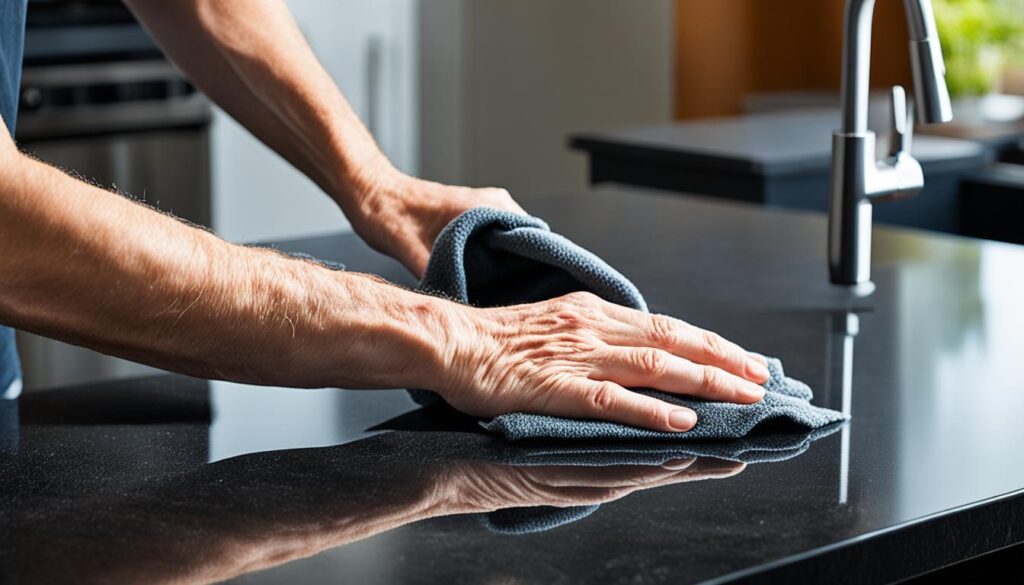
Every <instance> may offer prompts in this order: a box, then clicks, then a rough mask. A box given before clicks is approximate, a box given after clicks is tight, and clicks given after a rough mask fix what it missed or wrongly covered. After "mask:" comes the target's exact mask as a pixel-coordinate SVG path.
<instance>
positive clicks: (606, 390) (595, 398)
mask: <svg viewBox="0 0 1024 585" xmlns="http://www.w3.org/2000/svg"><path fill="white" fill-rule="evenodd" d="M590 403H591V406H593V407H594V409H595V410H596V411H597V412H600V413H610V412H612V411H614V410H615V407H616V405H617V403H618V398H617V397H616V392H615V387H614V386H612V385H610V384H602V385H601V386H600V387H598V389H597V390H596V391H595V392H594V393H592V394H591V395H590Z"/></svg>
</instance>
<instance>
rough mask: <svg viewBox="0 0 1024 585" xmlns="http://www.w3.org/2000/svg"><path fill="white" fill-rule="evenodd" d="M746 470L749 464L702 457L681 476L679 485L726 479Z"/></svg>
mask: <svg viewBox="0 0 1024 585" xmlns="http://www.w3.org/2000/svg"><path fill="white" fill-rule="evenodd" d="M746 468H747V464H746V463H742V462H740V461H726V460H724V459H714V458H704V457H702V458H700V459H698V460H697V462H696V463H695V464H693V465H691V466H690V467H688V468H687V469H686V470H685V471H683V472H682V473H680V474H679V476H678V477H679V478H680V481H679V483H685V482H689V481H703V480H706V479H725V478H727V477H732V476H734V475H737V474H739V473H741V472H742V471H743V470H744V469H746Z"/></svg>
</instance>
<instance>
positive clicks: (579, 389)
mask: <svg viewBox="0 0 1024 585" xmlns="http://www.w3.org/2000/svg"><path fill="white" fill-rule="evenodd" d="M548 407H549V408H548V409H546V410H547V411H548V412H547V414H553V415H556V416H557V415H560V416H568V417H573V418H587V419H597V420H604V421H609V422H615V423H621V424H625V425H630V426H634V427H640V428H645V429H651V430H654V431H662V432H667V433H678V432H685V431H688V430H690V429H692V428H693V426H694V425H695V424H697V413H695V412H693V411H692V410H690V409H689V408H685V407H681V406H675V405H672V404H669V403H667V402H665V401H663V400H658V399H657V398H651V397H650V396H644V395H643V394H638V393H636V392H632V391H630V390H626V389H625V388H623V387H622V386H620V385H618V384H615V383H614V382H607V381H603V382H599V381H594V380H586V379H582V380H580V381H579V382H578V383H577V385H576V386H575V387H574V388H573V389H572V390H571V391H566V392H559V393H557V394H555V395H554V396H552V398H551V401H550V402H549V403H548Z"/></svg>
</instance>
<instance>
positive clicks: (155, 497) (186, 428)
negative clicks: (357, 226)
mask: <svg viewBox="0 0 1024 585" xmlns="http://www.w3.org/2000/svg"><path fill="white" fill-rule="evenodd" d="M172 381H173V383H172ZM250 390H253V389H250ZM335 392H337V391H335ZM210 395H211V392H210V391H209V390H208V389H207V387H206V383H204V382H201V381H198V380H189V379H184V378H181V379H175V378H150V379H146V380H141V381H134V382H132V381H127V382H120V383H115V384H111V385H107V386H105V387H91V388H90V387H84V388H77V389H70V390H58V391H53V392H46V393H40V394H33V395H29V396H28V397H27V398H26V400H25V406H26V416H25V417H24V418H25V421H24V422H25V423H26V424H25V425H24V426H23V432H24V435H25V442H24V444H23V445H22V447H21V448H20V449H19V450H18V451H17V453H12V452H8V453H7V454H5V455H4V456H3V465H4V468H5V474H4V475H3V478H2V479H0V493H2V494H3V496H4V497H3V501H4V502H5V505H4V506H3V509H2V510H0V516H2V517H3V519H4V525H5V528H6V534H7V538H10V539H11V540H10V541H9V542H6V543H5V546H4V552H3V553H2V554H0V558H2V559H3V561H4V562H3V566H4V570H5V571H6V573H3V576H4V577H5V580H6V579H13V580H15V581H17V582H40V583H42V582H65V581H69V580H74V581H75V582H146V583H161V582H215V581H221V580H224V579H229V578H232V577H236V576H239V575H244V574H246V573H249V572H251V571H257V570H260V569H266V568H269V567H274V566H277V565H281V564H283V563H286V562H288V561H290V560H293V559H297V558H303V557H308V556H310V555H314V554H317V553H319V552H321V551H324V550H327V549H332V548H335V547H340V546H342V545H345V544H348V543H354V542H356V541H360V540H363V539H368V538H371V537H373V536H374V535H377V534H381V533H384V532H387V531H389V530H393V529H396V528H399V527H401V526H404V525H407V524H410V523H414V522H418V521H421V520H425V519H429V518H441V517H445V516H452V515H472V516H469V517H468V518H470V520H469V522H470V524H469V525H470V526H471V527H472V526H474V525H475V528H472V530H477V531H479V530H480V529H481V527H482V529H483V530H484V531H486V532H489V533H490V534H492V535H493V537H496V538H497V537H501V536H508V535H520V536H525V535H530V534H538V533H542V532H545V531H548V530H553V529H556V528H559V527H561V526H564V525H566V524H568V523H571V522H575V521H577V520H581V519H583V518H586V517H587V516H589V515H590V514H592V513H593V512H594V511H595V510H596V509H597V506H598V505H600V504H605V503H608V502H612V501H615V500H619V499H621V498H623V497H625V496H627V495H629V494H631V493H633V492H636V491H641V490H650V489H653V488H658V487H662V486H670V485H674V484H683V483H688V482H694V481H699V480H707V479H719V478H727V477H731V476H734V475H736V474H738V473H740V472H741V471H743V470H744V469H745V467H746V463H745V462H747V461H749V462H751V463H766V462H778V461H785V460H787V459H790V458H793V457H796V456H798V455H800V454H802V453H803V452H805V451H806V450H807V449H808V447H809V446H810V443H811V441H812V440H814V439H817V438H820V437H822V436H825V435H827V434H830V433H831V432H834V431H835V430H836V428H835V427H833V428H831V429H825V430H819V431H817V432H814V433H806V432H782V431H781V430H779V431H776V432H766V433H761V434H759V435H757V436H754V437H749V438H746V439H742V440H739V441H730V442H719V443H712V442H706V443H694V444H679V443H675V444H672V443H660V444H659V443H648V444H636V443H633V444H621V443H619V444H611V445H598V444H588V445H585V446H581V445H566V444H537V443H533V444H530V445H510V444H507V443H504V442H501V441H499V440H497V439H495V438H494V437H491V436H489V435H485V434H483V433H481V432H479V431H478V430H476V429H475V427H474V426H473V425H472V424H471V423H470V422H469V421H467V420H466V419H464V418H462V417H461V416H459V415H455V414H453V413H451V412H450V411H448V410H447V409H443V408H433V409H426V410H420V411H415V412H412V413H406V414H403V415H400V416H398V417H396V418H394V419H392V420H389V421H386V422H385V423H384V424H383V425H381V427H382V429H380V430H381V431H382V432H374V433H373V434H370V435H369V436H364V437H363V438H359V439H356V440H353V441H351V442H347V443H343V444H339V445H335V446H330V447H316V448H304V449H285V450H275V451H264V452H251V453H248V454H244V455H239V456H235V457H230V458H227V459H223V460H219V461H214V462H212V463H207V462H206V461H205V459H206V458H205V454H204V452H203V451H204V447H205V446H206V444H207V440H208V439H207V437H208V435H207V432H206V431H207V429H208V428H209V424H210V422H211V416H210V412H211V411H210V406H211V405H210ZM64 404H74V406H75V408H73V409H71V410H70V411H69V410H65V409H64V408H63V407H62V406H63V405H64ZM111 413H115V414H111ZM388 427H390V428H405V429H407V430H391V431H384V430H383V429H384V428H388ZM709 453H710V454H713V455H715V456H717V457H710V456H705V455H704V454H709ZM685 494H686V492H685V491H682V492H676V496H677V497H678V496H685ZM474 520H475V522H474ZM363 562H364V563H365V561H363ZM344 566H345V565H344V564H343V565H342V567H344ZM364 568H365V567H364ZM366 570H370V569H366Z"/></svg>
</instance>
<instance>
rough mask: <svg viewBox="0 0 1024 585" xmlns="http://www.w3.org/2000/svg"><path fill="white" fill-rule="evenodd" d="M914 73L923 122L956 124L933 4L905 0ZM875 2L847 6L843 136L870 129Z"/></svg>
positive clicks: (856, 0)
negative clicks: (869, 92) (869, 110)
mask: <svg viewBox="0 0 1024 585" xmlns="http://www.w3.org/2000/svg"><path fill="white" fill-rule="evenodd" d="M903 6H904V8H905V10H906V14H907V29H908V36H909V38H910V60H911V68H912V70H913V73H914V101H915V104H916V106H917V110H918V115H919V116H920V118H921V120H922V121H923V122H925V123H928V124H934V123H941V122H949V121H950V120H952V119H953V108H952V106H951V105H950V99H949V90H948V89H947V88H946V66H945V63H944V62H943V59H942V48H941V46H940V44H939V34H938V30H937V27H936V26H935V14H934V12H933V11H932V3H931V0H903ZM874 13H875V0H847V2H846V19H845V30H844V32H843V72H842V75H843V81H842V110H843V120H842V127H841V130H842V132H844V133H847V134H859V133H863V132H866V131H867V129H868V91H869V85H870V74H871V23H872V20H873V19H874Z"/></svg>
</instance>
